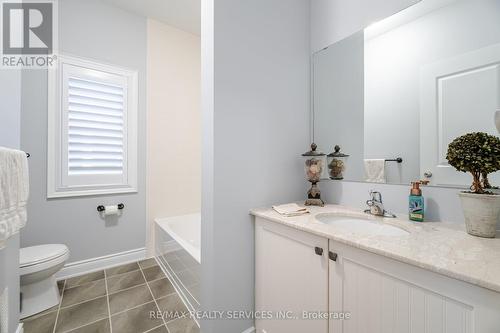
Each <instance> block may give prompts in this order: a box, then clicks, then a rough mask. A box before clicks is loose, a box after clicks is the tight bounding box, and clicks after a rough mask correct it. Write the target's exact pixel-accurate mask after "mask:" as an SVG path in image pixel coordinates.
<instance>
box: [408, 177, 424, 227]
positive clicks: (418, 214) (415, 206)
mask: <svg viewBox="0 0 500 333" xmlns="http://www.w3.org/2000/svg"><path fill="white" fill-rule="evenodd" d="M411 185H412V188H411V191H410V197H409V217H410V220H412V221H417V222H423V221H424V197H423V196H422V190H421V189H420V182H412V183H411Z"/></svg>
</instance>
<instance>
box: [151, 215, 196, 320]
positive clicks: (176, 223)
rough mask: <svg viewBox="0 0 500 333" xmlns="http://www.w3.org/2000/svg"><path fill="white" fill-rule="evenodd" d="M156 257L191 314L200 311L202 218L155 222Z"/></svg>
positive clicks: (174, 218) (192, 217)
mask: <svg viewBox="0 0 500 333" xmlns="http://www.w3.org/2000/svg"><path fill="white" fill-rule="evenodd" d="M155 222H156V223H155V257H156V259H157V260H158V262H159V264H160V266H161V267H162V269H163V271H164V272H165V274H167V277H168V278H169V279H170V282H172V284H173V285H174V287H175V289H176V290H177V292H178V294H179V295H180V296H181V298H182V300H183V301H184V304H186V306H187V308H188V309H189V310H190V311H197V310H198V309H199V307H200V301H199V299H200V281H201V263H200V236H201V230H200V229H201V215H200V214H199V213H197V214H189V215H182V216H175V217H167V218H161V219H155Z"/></svg>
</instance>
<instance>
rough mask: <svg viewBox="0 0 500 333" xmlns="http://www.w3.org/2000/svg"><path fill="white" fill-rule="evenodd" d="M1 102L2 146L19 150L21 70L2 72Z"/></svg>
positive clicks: (0, 140) (0, 84) (0, 138)
mask: <svg viewBox="0 0 500 333" xmlns="http://www.w3.org/2000/svg"><path fill="white" fill-rule="evenodd" d="M0 101H1V102H0V146H2V147H9V148H19V141H20V136H19V133H20V129H21V116H20V108H21V70H17V69H2V70H1V75H0Z"/></svg>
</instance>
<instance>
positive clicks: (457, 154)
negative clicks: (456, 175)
mask: <svg viewBox="0 0 500 333" xmlns="http://www.w3.org/2000/svg"><path fill="white" fill-rule="evenodd" d="M446 159H447V160H448V163H450V165H451V166H453V167H454V168H455V169H457V170H458V171H462V172H469V173H471V174H472V179H473V180H472V186H471V187H470V189H471V191H472V193H478V194H484V193H489V192H485V190H484V189H485V185H486V186H489V183H488V177H487V176H488V174H490V173H492V172H495V171H498V170H500V139H499V138H498V137H496V136H494V135H489V134H486V133H481V132H476V133H468V134H465V135H462V136H460V137H458V138H456V139H455V140H453V141H452V142H451V143H450V145H449V146H448V154H447V155H446ZM481 176H482V177H483V180H484V183H482V182H481Z"/></svg>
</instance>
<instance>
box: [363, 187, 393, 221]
mask: <svg viewBox="0 0 500 333" xmlns="http://www.w3.org/2000/svg"><path fill="white" fill-rule="evenodd" d="M370 197H371V199H370V200H367V201H366V204H367V205H368V207H370V208H369V209H366V210H365V213H368V214H372V215H376V216H383V217H393V218H394V217H396V215H394V214H393V213H391V212H388V211H387V210H385V208H384V203H383V202H382V194H381V193H380V192H378V191H374V190H371V191H370Z"/></svg>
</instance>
